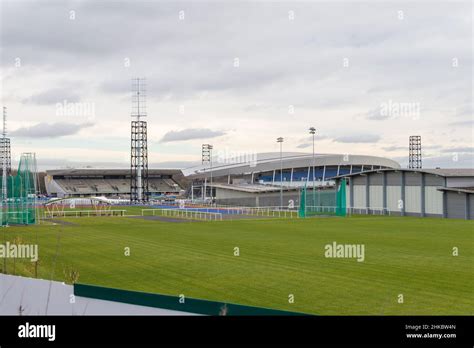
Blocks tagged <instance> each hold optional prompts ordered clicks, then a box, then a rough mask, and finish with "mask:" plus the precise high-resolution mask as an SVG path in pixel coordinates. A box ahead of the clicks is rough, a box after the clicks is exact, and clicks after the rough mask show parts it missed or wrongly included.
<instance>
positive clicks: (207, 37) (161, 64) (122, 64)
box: [0, 0, 474, 169]
mask: <svg viewBox="0 0 474 348" xmlns="http://www.w3.org/2000/svg"><path fill="white" fill-rule="evenodd" d="M0 4H1V6H0V11H1V12H0V18H1V25H0V34H1V35H0V38H1V42H0V44H1V48H2V49H1V54H0V56H1V62H0V66H1V71H2V72H1V87H2V89H1V98H2V105H3V106H6V107H7V110H8V134H9V136H10V137H11V139H12V140H11V142H12V156H13V159H14V162H15V159H17V158H18V157H19V156H20V154H21V153H22V152H35V153H36V156H37V158H38V163H39V166H40V168H41V169H53V168H66V167H87V166H90V167H104V168H112V167H118V168H125V167H127V166H128V165H129V153H130V149H129V147H130V119H131V117H130V112H131V79H132V78H134V77H144V78H146V84H147V86H146V90H147V115H148V116H147V121H148V141H149V143H148V148H149V161H150V167H151V168H156V167H168V168H169V167H177V168H184V167H186V166H190V165H193V164H196V163H199V160H200V156H201V144H203V143H211V144H213V145H214V149H215V151H226V152H232V151H235V152H239V153H245V152H246V153H260V152H272V151H278V150H279V145H278V144H277V143H276V138H277V137H280V136H281V137H284V139H285V140H284V143H283V148H284V151H286V152H306V153H310V152H311V150H312V143H311V138H310V136H309V134H308V128H309V127H311V126H314V127H316V129H317V135H316V152H317V153H343V154H366V155H374V156H382V157H388V158H391V159H394V160H396V161H398V162H399V163H400V164H401V165H402V166H403V167H405V166H406V164H407V161H408V137H409V136H410V135H421V137H422V144H423V165H424V167H464V168H466V167H469V168H472V167H474V153H473V135H474V134H473V104H472V101H473V100H472V99H473V98H472V92H473V87H472V81H473V69H472V64H473V61H472V57H473V51H472V49H473V47H472V46H473V44H472V41H473V33H472V13H473V5H472V2H470V1H459V2H447V1H446V2H443V1H442V2H436V3H430V2H425V1H418V2H415V3H393V2H385V1H382V2H380V1H364V2H363V1H347V2H346V1H338V2H335V3H333V2H331V3H330V2H322V1H317V2H308V1H305V2H296V3H295V2H285V1H282V2H263V1H254V2H239V1H233V2H229V3H217V2H204V1H197V2H196V1H188V2H176V3H175V2H167V1H138V2H132V1H113V2H106V1H96V2H92V1H64V2H60V1H53V0H46V1H9V0H0Z"/></svg>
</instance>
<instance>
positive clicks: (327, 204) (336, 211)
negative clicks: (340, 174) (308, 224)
mask: <svg viewBox="0 0 474 348" xmlns="http://www.w3.org/2000/svg"><path fill="white" fill-rule="evenodd" d="M315 215H337V216H346V179H342V180H340V182H339V185H338V186H337V188H321V187H318V188H316V189H312V188H311V190H308V188H307V187H306V185H305V187H304V188H303V190H301V195H300V208H299V216H300V217H309V216H315Z"/></svg>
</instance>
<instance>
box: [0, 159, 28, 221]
mask: <svg viewBox="0 0 474 348" xmlns="http://www.w3.org/2000/svg"><path fill="white" fill-rule="evenodd" d="M0 187H2V182H1V181H0ZM1 222H2V225H8V224H22V225H30V224H34V223H36V159H35V156H34V154H29V153H28V154H23V155H22V156H21V158H20V163H19V165H18V171H17V174H16V175H11V176H9V177H8V178H7V197H6V198H5V199H3V200H2V217H1Z"/></svg>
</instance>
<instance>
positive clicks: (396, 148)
mask: <svg viewBox="0 0 474 348" xmlns="http://www.w3.org/2000/svg"><path fill="white" fill-rule="evenodd" d="M407 149H408V147H407V146H396V145H394V146H386V147H382V150H384V151H388V152H392V151H401V150H407Z"/></svg>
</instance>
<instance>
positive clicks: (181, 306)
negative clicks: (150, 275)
mask: <svg viewBox="0 0 474 348" xmlns="http://www.w3.org/2000/svg"><path fill="white" fill-rule="evenodd" d="M74 295H75V296H81V297H89V298H95V299H99V300H106V301H114V302H122V303H129V304H134V305H139V306H147V307H154V308H162V309H169V310H174V311H181V312H187V313H193V314H203V315H306V314H303V313H298V312H289V311H280V310H275V309H268V308H261V307H251V306H243V305H238V304H233V303H224V302H215V301H207V300H199V299H195V298H188V297H185V299H184V303H180V302H179V300H180V298H179V296H169V295H160V294H152V293H147V292H139V291H129V290H122V289H114V288H106V287H101V286H95V285H86V284H74Z"/></svg>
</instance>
